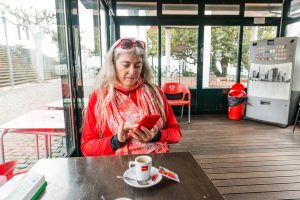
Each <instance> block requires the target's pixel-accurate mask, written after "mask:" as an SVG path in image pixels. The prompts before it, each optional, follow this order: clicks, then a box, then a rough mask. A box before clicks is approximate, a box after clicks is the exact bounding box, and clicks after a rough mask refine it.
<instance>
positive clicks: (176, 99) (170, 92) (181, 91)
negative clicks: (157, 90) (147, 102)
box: [162, 82, 191, 123]
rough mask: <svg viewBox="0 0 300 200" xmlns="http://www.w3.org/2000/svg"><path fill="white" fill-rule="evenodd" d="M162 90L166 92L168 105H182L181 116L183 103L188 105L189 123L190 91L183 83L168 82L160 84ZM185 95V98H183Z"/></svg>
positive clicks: (189, 119)
mask: <svg viewBox="0 0 300 200" xmlns="http://www.w3.org/2000/svg"><path fill="white" fill-rule="evenodd" d="M162 91H163V92H164V93H165V94H166V97H167V99H168V103H169V104H170V106H182V109H181V118H182V115H183V108H184V105H188V109H189V110H188V123H191V93H190V90H189V89H188V88H187V87H185V86H184V85H183V84H180V83H176V82H168V83H165V84H164V85H163V86H162ZM186 95H187V99H185V97H186Z"/></svg>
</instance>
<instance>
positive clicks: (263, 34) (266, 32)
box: [241, 26, 276, 70]
mask: <svg viewBox="0 0 300 200" xmlns="http://www.w3.org/2000/svg"><path fill="white" fill-rule="evenodd" d="M252 28H257V29H258V31H257V36H258V38H257V40H263V39H271V38H274V37H276V27H274V26H260V27H252V26H245V27H244V30H243V32H244V35H243V46H242V49H243V51H242V63H241V67H242V69H245V70H249V66H250V62H249V55H250V51H249V50H250V48H249V45H250V40H251V33H252V31H251V29H252Z"/></svg>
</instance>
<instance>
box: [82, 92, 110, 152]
mask: <svg viewBox="0 0 300 200" xmlns="http://www.w3.org/2000/svg"><path fill="white" fill-rule="evenodd" d="M96 102H97V95H96V94H95V93H93V94H92V95H91V97H90V100H89V103H88V107H87V109H86V113H85V118H84V124H83V129H82V137H81V151H82V154H83V155H85V156H101V155H111V154H115V152H114V151H113V149H112V148H111V145H110V139H111V138H112V135H111V136H106V137H104V138H100V135H99V131H98V130H97V128H96V117H95V111H94V110H95V106H96ZM103 135H104V134H103Z"/></svg>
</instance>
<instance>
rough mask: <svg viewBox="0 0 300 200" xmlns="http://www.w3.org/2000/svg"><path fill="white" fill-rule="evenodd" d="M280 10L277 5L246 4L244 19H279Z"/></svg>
mask: <svg viewBox="0 0 300 200" xmlns="http://www.w3.org/2000/svg"><path fill="white" fill-rule="evenodd" d="M281 9H282V5H281V4H278V3H259V4H258V3H246V4H245V17H281Z"/></svg>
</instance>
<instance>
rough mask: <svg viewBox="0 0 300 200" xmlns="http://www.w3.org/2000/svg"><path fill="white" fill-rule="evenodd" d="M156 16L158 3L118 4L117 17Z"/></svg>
mask: <svg viewBox="0 0 300 200" xmlns="http://www.w3.org/2000/svg"><path fill="white" fill-rule="evenodd" d="M156 15H157V11H156V2H117V16H156Z"/></svg>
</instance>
